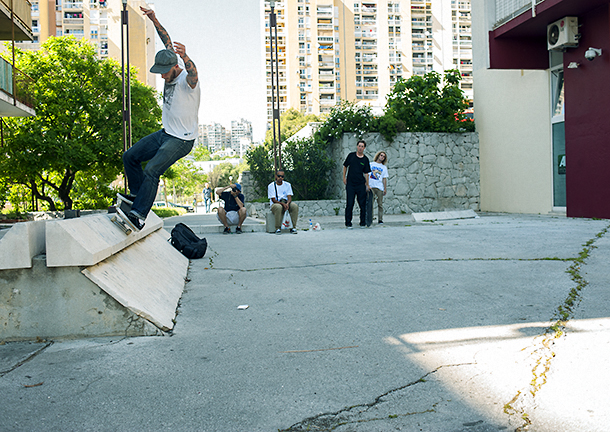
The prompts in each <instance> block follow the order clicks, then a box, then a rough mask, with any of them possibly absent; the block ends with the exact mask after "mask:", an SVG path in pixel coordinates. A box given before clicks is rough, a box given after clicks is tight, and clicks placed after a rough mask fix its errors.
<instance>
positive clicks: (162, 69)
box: [150, 49, 178, 74]
mask: <svg viewBox="0 0 610 432" xmlns="http://www.w3.org/2000/svg"><path fill="white" fill-rule="evenodd" d="M177 64H178V56H177V55H176V53H175V52H174V51H172V50H169V49H164V50H161V51H159V52H158V53H157V55H156V56H155V64H154V65H153V67H151V68H150V72H151V73H157V74H164V73H167V72H169V71H170V70H171V69H172V68H173V67H174V66H176V65H177Z"/></svg>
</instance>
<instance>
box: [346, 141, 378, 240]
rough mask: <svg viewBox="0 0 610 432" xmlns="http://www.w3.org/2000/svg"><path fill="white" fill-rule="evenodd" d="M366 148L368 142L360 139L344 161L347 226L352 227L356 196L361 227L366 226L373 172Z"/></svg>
mask: <svg viewBox="0 0 610 432" xmlns="http://www.w3.org/2000/svg"><path fill="white" fill-rule="evenodd" d="M365 148H366V142H364V140H360V141H358V146H357V147H356V151H355V152H352V153H350V154H348V155H347V158H346V159H345V162H343V184H344V185H345V191H346V192H347V203H346V205H345V226H346V227H347V228H351V227H352V212H353V210H354V200H355V198H356V197H358V206H359V207H360V227H361V228H364V227H366V219H365V218H366V194H367V192H368V191H369V190H370V187H369V176H368V174H369V173H370V172H371V165H370V163H369V158H367V157H366V156H365V155H364V149H365ZM346 173H347V177H346V176H345V174H346Z"/></svg>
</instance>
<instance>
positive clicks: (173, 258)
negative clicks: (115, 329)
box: [82, 230, 189, 331]
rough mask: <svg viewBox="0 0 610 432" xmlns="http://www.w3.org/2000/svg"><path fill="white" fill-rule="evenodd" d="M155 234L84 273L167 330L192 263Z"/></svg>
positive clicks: (162, 233)
mask: <svg viewBox="0 0 610 432" xmlns="http://www.w3.org/2000/svg"><path fill="white" fill-rule="evenodd" d="M168 238H169V234H168V233H167V231H165V230H160V231H158V232H155V233H153V234H151V235H149V236H147V237H146V238H144V239H143V240H141V241H139V242H137V243H135V244H133V245H132V246H131V247H129V248H127V249H124V250H123V251H121V252H119V253H118V254H116V255H112V256H111V257H110V258H108V259H106V260H104V261H102V262H100V263H99V264H96V265H93V266H91V267H87V268H86V269H84V270H83V271H82V273H83V274H84V275H85V276H86V277H87V278H89V279H90V280H91V281H92V282H94V283H95V284H96V285H98V286H99V287H100V288H101V289H103V290H104V291H105V292H106V293H108V294H109V295H110V296H111V297H112V298H114V299H115V300H116V301H118V302H119V303H120V304H122V305H123V306H125V307H126V308H127V309H129V310H131V311H132V312H134V313H135V314H136V315H138V316H141V317H142V318H145V319H147V320H149V321H150V322H152V323H153V324H154V325H156V326H157V327H159V328H160V329H161V330H163V331H169V330H171V329H172V328H173V327H174V323H173V320H174V318H175V316H176V307H177V306H178V301H179V300H180V297H181V296H182V290H183V288H184V278H185V275H186V271H187V270H188V263H189V260H188V259H187V258H186V257H184V255H182V254H181V253H179V252H178V251H176V249H174V247H173V246H172V245H171V244H169V242H168V241H167V239H168Z"/></svg>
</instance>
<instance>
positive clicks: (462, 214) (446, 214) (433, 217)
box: [412, 210, 479, 222]
mask: <svg viewBox="0 0 610 432" xmlns="http://www.w3.org/2000/svg"><path fill="white" fill-rule="evenodd" d="M412 216H413V219H414V220H415V222H426V221H438V220H452V219H474V218H478V217H479V216H477V214H476V213H475V212H474V210H454V211H442V212H429V213H413V215H412Z"/></svg>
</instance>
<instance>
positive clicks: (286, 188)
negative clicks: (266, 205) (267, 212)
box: [267, 181, 294, 205]
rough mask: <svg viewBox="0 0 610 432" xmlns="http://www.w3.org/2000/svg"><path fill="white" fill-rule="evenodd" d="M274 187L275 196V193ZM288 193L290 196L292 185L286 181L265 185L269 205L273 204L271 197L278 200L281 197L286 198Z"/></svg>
mask: <svg viewBox="0 0 610 432" xmlns="http://www.w3.org/2000/svg"><path fill="white" fill-rule="evenodd" d="M274 185H275V186H274ZM276 187H277V196H276V195H275V188H276ZM288 195H290V196H292V195H294V194H293V193H292V186H291V185H290V183H288V182H287V181H284V182H282V184H281V185H279V184H277V183H276V182H271V183H269V186H268V187H267V198H269V202H270V203H271V205H273V201H271V198H275V199H277V200H278V201H279V200H281V199H285V200H287V199H288Z"/></svg>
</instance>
